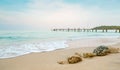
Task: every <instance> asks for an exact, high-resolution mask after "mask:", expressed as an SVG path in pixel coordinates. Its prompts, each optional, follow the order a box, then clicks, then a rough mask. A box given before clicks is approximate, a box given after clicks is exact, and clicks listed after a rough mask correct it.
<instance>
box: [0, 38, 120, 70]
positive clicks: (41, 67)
mask: <svg viewBox="0 0 120 70" xmlns="http://www.w3.org/2000/svg"><path fill="white" fill-rule="evenodd" d="M110 40H111V39H98V40H93V39H92V40H90V41H88V42H85V41H82V42H81V41H79V40H76V41H69V42H68V44H69V47H68V48H66V49H59V50H55V51H50V52H42V53H31V54H27V55H23V56H19V57H14V58H7V59H0V70H120V60H119V59H120V53H116V54H109V55H107V56H99V57H98V56H97V57H93V58H86V59H83V61H82V62H79V63H76V64H63V65H61V64H58V63H57V62H58V61H62V60H66V59H67V58H68V57H69V56H72V55H75V53H76V52H77V53H85V52H92V51H93V50H94V48H95V47H96V46H98V45H100V44H101V42H102V43H107V42H113V41H114V40H112V41H110ZM82 44H86V45H85V46H83V45H82ZM107 45H109V44H107ZM82 46H83V47H82ZM109 46H112V47H118V48H119V47H120V43H119V42H118V43H116V44H113V45H109Z"/></svg>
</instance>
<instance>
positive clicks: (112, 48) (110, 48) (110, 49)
mask: <svg viewBox="0 0 120 70" xmlns="http://www.w3.org/2000/svg"><path fill="white" fill-rule="evenodd" d="M109 51H110V53H119V51H120V49H119V48H114V47H109Z"/></svg>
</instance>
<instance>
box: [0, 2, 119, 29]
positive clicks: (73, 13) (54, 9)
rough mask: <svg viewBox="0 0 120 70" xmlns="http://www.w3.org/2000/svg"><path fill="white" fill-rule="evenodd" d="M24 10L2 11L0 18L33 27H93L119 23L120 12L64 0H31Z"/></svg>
mask: <svg viewBox="0 0 120 70" xmlns="http://www.w3.org/2000/svg"><path fill="white" fill-rule="evenodd" d="M27 6H28V8H27V9H26V10H24V11H23V12H12V14H11V12H9V13H8V12H4V13H3V12H2V13H0V15H1V16H0V19H2V20H5V21H7V22H10V23H13V24H25V25H28V26H30V27H33V28H54V27H56V28H66V27H82V28H83V27H93V26H96V25H110V24H111V25H112V24H113V23H114V24H117V25H119V21H120V13H118V14H117V15H116V14H115V13H108V11H107V12H106V11H104V10H102V9H100V8H98V7H92V8H85V7H83V6H81V5H80V4H68V3H64V2H63V1H62V0H59V1H58V0H31V2H29V3H28V4H27ZM6 14H7V15H6Z"/></svg>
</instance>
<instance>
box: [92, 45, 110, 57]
mask: <svg viewBox="0 0 120 70" xmlns="http://www.w3.org/2000/svg"><path fill="white" fill-rule="evenodd" d="M93 53H94V54H96V55H97V56H105V55H107V54H108V53H110V51H109V48H108V47H107V46H99V47H97V48H96V49H94V51H93Z"/></svg>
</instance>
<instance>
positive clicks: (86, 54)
mask: <svg viewBox="0 0 120 70" xmlns="http://www.w3.org/2000/svg"><path fill="white" fill-rule="evenodd" d="M94 56H95V54H94V53H83V58H92V57H94Z"/></svg>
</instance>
